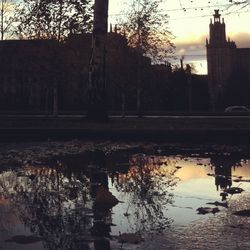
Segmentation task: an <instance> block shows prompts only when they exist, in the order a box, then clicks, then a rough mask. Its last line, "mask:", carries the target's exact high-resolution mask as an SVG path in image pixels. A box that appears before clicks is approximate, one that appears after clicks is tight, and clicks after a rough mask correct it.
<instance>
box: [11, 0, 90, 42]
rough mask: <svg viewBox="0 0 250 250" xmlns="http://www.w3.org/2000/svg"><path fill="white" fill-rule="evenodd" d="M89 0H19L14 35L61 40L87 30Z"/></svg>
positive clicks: (88, 25) (88, 23) (88, 27)
mask: <svg viewBox="0 0 250 250" xmlns="http://www.w3.org/2000/svg"><path fill="white" fill-rule="evenodd" d="M91 9H92V6H91V1H90V0H74V1H73V0H66V1H62V0H39V1H37V0H21V2H20V4H19V5H18V7H17V8H16V11H15V20H16V22H17V28H16V32H15V33H16V35H17V36H19V37H20V38H24V39H26V38H28V39H56V40H59V41H61V40H63V39H64V38H65V37H66V36H67V35H68V34H75V33H83V32H90V30H91V27H92V11H91Z"/></svg>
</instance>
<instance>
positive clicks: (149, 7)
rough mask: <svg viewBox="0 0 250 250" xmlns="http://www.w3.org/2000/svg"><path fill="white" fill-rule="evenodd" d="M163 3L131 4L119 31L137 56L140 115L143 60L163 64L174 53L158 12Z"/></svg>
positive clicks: (136, 1) (165, 18) (156, 0)
mask: <svg viewBox="0 0 250 250" xmlns="http://www.w3.org/2000/svg"><path fill="white" fill-rule="evenodd" d="M161 2H162V0H134V1H133V2H132V3H131V4H130V5H129V8H128V12H127V14H126V15H125V16H126V17H125V20H123V21H122V23H121V25H122V29H123V30H124V32H126V34H127V38H128V44H129V45H130V46H131V47H133V48H135V49H136V51H137V53H138V59H137V112H138V115H139V116H140V115H141V88H142V86H141V85H142V67H143V57H142V56H147V57H149V58H150V59H151V60H152V62H153V63H162V62H164V61H166V60H167V58H168V57H169V56H170V55H171V54H172V53H173V52H174V44H173V43H172V42H171V40H172V38H173V36H172V33H171V32H170V31H169V29H168V15H166V14H163V12H161V8H160V4H161Z"/></svg>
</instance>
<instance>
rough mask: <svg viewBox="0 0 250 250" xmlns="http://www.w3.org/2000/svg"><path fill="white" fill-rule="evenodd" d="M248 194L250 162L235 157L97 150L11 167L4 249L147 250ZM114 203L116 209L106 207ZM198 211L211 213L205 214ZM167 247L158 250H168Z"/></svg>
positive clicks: (1, 228)
mask: <svg viewBox="0 0 250 250" xmlns="http://www.w3.org/2000/svg"><path fill="white" fill-rule="evenodd" d="M148 151H149V150H148ZM249 159H250V155H249ZM100 187H102V188H103V189H104V190H106V191H105V192H104V193H103V192H102V193H101V192H100ZM232 187H237V188H240V189H243V190H244V191H243V192H242V193H239V194H233V195H232V194H231V193H230V192H228V191H227V190H229V189H230V188H232ZM249 191H250V162H249V160H248V158H247V157H246V156H244V158H242V157H240V156H239V155H237V156H235V155H233V154H215V153H210V152H207V153H205V154H204V153H199V152H196V153H193V154H190V155H184V154H183V155H181V154H178V155H177V154H176V155H174V154H172V155H169V154H167V153H166V154H165V155H164V153H162V152H158V151H155V152H154V151H153V150H152V152H150V151H149V152H148V153H147V154H144V153H140V152H136V153H132V152H130V151H128V152H126V151H122V152H117V153H111V154H105V153H102V152H100V151H98V152H88V153H86V154H81V155H74V156H67V157H59V156H58V157H57V158H56V160H55V159H54V160H53V162H51V163H46V164H44V165H43V164H42V163H41V164H40V165H39V166H33V165H32V164H29V163H26V164H23V166H21V167H17V166H15V167H13V168H12V167H11V166H10V167H9V168H7V167H6V166H5V168H4V170H2V171H0V249H5V250H14V249H20V250H22V249H25V250H26V249H27V250H29V249H36V250H40V249H51V250H52V249H96V250H98V249H103V250H104V249H109V248H110V244H111V246H112V244H113V245H115V246H116V247H117V248H114V247H113V248H112V249H119V248H122V249H132V247H131V246H130V247H128V248H126V246H125V244H126V242H125V241H126V240H127V241H128V243H131V242H129V241H132V243H140V242H142V245H143V244H144V245H145V244H146V245H147V243H146V241H148V240H149V236H150V235H151V236H152V237H156V236H157V235H161V234H163V235H164V234H166V233H167V232H168V234H171V232H172V233H173V235H174V231H175V230H177V231H178V230H180V229H181V228H189V227H191V225H199V224H200V223H205V222H206V221H208V220H210V219H211V220H215V218H220V216H221V215H222V214H223V213H224V214H226V213H228V211H229V209H230V207H231V206H232V205H231V204H235V202H236V201H237V199H239V197H241V196H242V195H245V196H246V195H248V194H249ZM109 195H111V196H109ZM97 197H98V198H97ZM108 197H111V198H112V199H113V198H116V199H117V200H118V201H119V202H118V204H116V203H114V204H111V205H110V204H109V205H108V206H107V202H108V199H110V198H108ZM97 200H98V201H99V205H97V203H98V202H97ZM228 207H229V208H228ZM236 207H237V206H236ZM198 208H206V209H205V211H208V213H204V214H203V213H202V214H199V213H198V211H197V209H198ZM214 208H216V211H217V212H218V213H217V212H216V213H214V212H212V211H215V210H214ZM243 208H244V209H249V207H248V206H247V205H246V206H245V207H243ZM236 210H237V209H236ZM202 211H203V210H202ZM234 211H235V209H234ZM218 225H219V224H218ZM235 225H236V226H235ZM229 226H231V227H233V226H235V227H237V223H234V224H230V225H229ZM192 227H193V226H192ZM238 229H239V227H238ZM122 236H123V237H122ZM157 237H159V236H157ZM157 237H156V238H155V239H157ZM125 239H126V240H125ZM109 240H110V242H109ZM133 241H136V242H133ZM143 241H144V242H143ZM149 241H150V242H149V243H150V244H153V243H152V240H149ZM150 244H148V246H149V245H150ZM183 244H186V243H183ZM133 245H134V244H133ZM163 245H164V244H163ZM163 245H162V247H161V248H159V249H168V248H167V247H164V246H163ZM137 247H138V246H137ZM180 248H181V246H180ZM138 249H139V248H138ZM144 249H147V247H146V246H145V247H144ZM148 249H149V248H148ZM152 249H153V248H152ZM182 249H184V248H183V247H182Z"/></svg>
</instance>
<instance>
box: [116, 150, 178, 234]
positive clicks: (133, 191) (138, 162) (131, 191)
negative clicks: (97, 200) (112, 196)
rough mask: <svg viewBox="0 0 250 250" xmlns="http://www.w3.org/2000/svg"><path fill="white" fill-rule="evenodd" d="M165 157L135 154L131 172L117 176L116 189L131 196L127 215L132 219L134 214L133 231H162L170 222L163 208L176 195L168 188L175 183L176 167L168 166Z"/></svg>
mask: <svg viewBox="0 0 250 250" xmlns="http://www.w3.org/2000/svg"><path fill="white" fill-rule="evenodd" d="M161 158H162V159H161ZM162 160H164V161H165V160H166V158H164V157H151V156H145V155H142V154H141V155H135V156H133V157H132V158H131V160H130V164H131V167H130V168H129V170H128V172H127V173H126V174H118V175H117V176H116V178H114V185H115V186H116V188H117V190H118V191H122V192H124V193H125V195H124V198H125V199H126V198H128V199H129V203H128V210H127V213H125V215H128V219H129V220H130V219H131V217H132V216H134V217H135V218H133V219H132V221H133V225H135V226H136V228H133V229H134V230H137V231H138V230H160V229H163V228H165V227H167V226H169V224H170V223H171V221H170V219H169V218H167V217H166V216H165V215H164V212H163V211H164V209H165V208H166V207H165V206H166V205H167V204H171V203H173V194H171V193H170V192H169V190H168V189H170V188H172V187H173V186H175V185H176V182H177V178H176V177H175V176H174V174H175V172H176V171H177V170H176V168H175V169H172V168H171V167H170V166H166V165H165V163H163V161H162ZM133 209H134V211H133Z"/></svg>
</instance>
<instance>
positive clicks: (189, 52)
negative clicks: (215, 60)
mask: <svg viewBox="0 0 250 250" xmlns="http://www.w3.org/2000/svg"><path fill="white" fill-rule="evenodd" d="M211 2H213V1H210V2H208V1H205V0H196V1H188V0H182V1H170V0H165V1H163V3H162V6H161V7H162V10H163V11H164V12H165V11H166V13H167V14H168V15H169V29H170V31H171V32H172V33H173V35H174V36H175V39H174V40H173V42H174V43H175V45H176V47H177V48H176V56H177V57H178V56H181V55H184V56H185V58H186V63H193V64H194V65H195V66H196V68H197V71H198V73H199V74H206V73H207V66H206V50H205V41H206V38H209V23H210V18H213V13H214V9H220V12H221V15H222V17H223V18H224V19H225V23H226V34H227V37H230V39H231V40H234V41H235V42H236V45H237V47H250V30H249V23H250V15H249V13H247V12H242V13H240V14H239V12H238V11H237V9H232V10H231V12H230V11H229V10H228V11H225V10H224V11H223V9H225V7H227V6H228V5H229V2H228V1H226V0H217V1H214V2H213V3H211ZM201 7H203V8H201ZM124 9H126V3H125V1H124V0H110V8H109V12H110V17H109V19H110V22H113V23H115V22H116V20H117V18H120V17H122V15H121V16H120V15H119V14H121V11H122V10H124ZM233 10H234V11H233ZM114 14H115V15H114ZM116 14H118V15H116Z"/></svg>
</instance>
